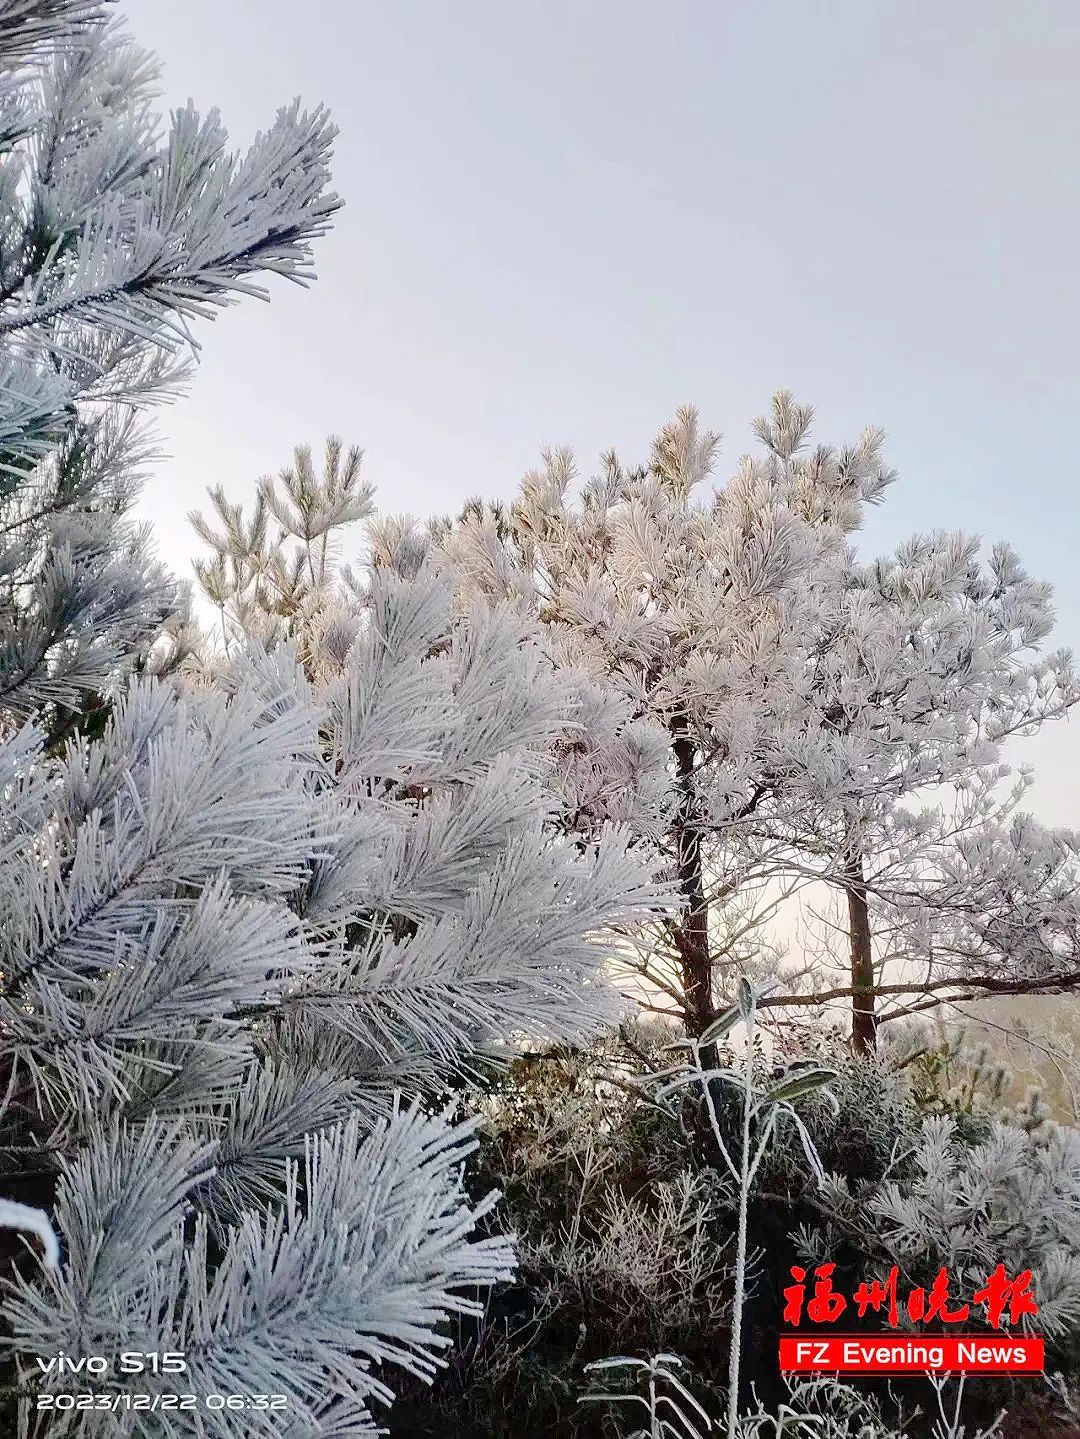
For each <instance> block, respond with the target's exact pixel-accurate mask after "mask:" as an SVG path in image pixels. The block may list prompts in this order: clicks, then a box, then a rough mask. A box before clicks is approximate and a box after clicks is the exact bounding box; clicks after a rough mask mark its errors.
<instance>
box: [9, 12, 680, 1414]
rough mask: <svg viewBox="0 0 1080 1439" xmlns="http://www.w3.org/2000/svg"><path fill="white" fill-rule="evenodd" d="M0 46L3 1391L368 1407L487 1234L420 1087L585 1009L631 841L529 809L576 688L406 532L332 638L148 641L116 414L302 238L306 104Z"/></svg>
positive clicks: (438, 1326) (460, 1142) (24, 34)
mask: <svg viewBox="0 0 1080 1439" xmlns="http://www.w3.org/2000/svg"><path fill="white" fill-rule="evenodd" d="M0 47H2V56H3V62H2V63H3V106H4V109H3V136H2V143H3V146H4V169H3V186H4V188H3V192H2V195H0V207H2V214H0V277H2V278H0V346H2V350H0V365H2V367H3V375H4V382H3V390H2V400H0V430H2V433H3V444H4V450H3V466H4V468H3V494H2V502H0V523H2V525H3V529H4V534H5V547H4V549H3V551H2V561H0V563H2V565H3V575H4V584H3V591H2V603H0V624H2V626H3V640H2V644H0V656H2V658H0V669H2V673H0V686H2V688H0V795H2V800H0V910H2V916H0V1067H2V1079H3V1083H2V1085H0V1183H2V1189H0V1193H2V1194H3V1199H2V1201H0V1224H2V1226H3V1227H0V1237H2V1240H3V1245H2V1249H0V1264H2V1271H0V1279H2V1285H3V1288H2V1294H0V1303H2V1324H3V1329H2V1344H3V1354H4V1356H5V1359H6V1361H7V1388H6V1390H5V1394H4V1401H3V1402H4V1404H5V1405H6V1412H7V1414H8V1415H9V1416H10V1428H11V1429H12V1430H14V1429H15V1428H16V1425H17V1427H18V1429H19V1432H20V1433H24V1434H38V1433H42V1434H44V1433H48V1434H50V1435H53V1434H57V1435H60V1434H81V1435H86V1436H89V1439H96V1436H99V1435H100V1436H106V1435H112V1434H115V1435H126V1434H145V1435H149V1434H151V1433H153V1434H154V1435H158V1436H186V1435H196V1434H198V1435H203V1436H215V1439H216V1436H220V1439H227V1436H228V1439H232V1436H236V1435H240V1434H243V1435H245V1436H247V1435H258V1434H274V1435H281V1434H284V1435H288V1436H291V1439H302V1436H316V1435H322V1436H331V1435H333V1436H338V1439H344V1436H346V1435H349V1436H351V1435H359V1434H364V1433H374V1432H376V1430H377V1419H376V1417H375V1415H376V1413H377V1412H378V1411H379V1410H380V1409H381V1408H382V1406H385V1404H386V1403H388V1402H389V1400H390V1398H391V1397H392V1385H393V1367H394V1366H395V1365H396V1366H399V1367H402V1368H405V1369H407V1370H410V1371H412V1372H413V1373H417V1374H421V1375H428V1374H430V1373H431V1372H432V1371H433V1368H434V1366H435V1365H436V1364H437V1363H438V1362H439V1351H440V1349H441V1348H442V1347H443V1345H444V1344H445V1342H446V1341H445V1332H444V1330H443V1328H442V1321H443V1319H444V1318H445V1316H446V1315H448V1314H449V1313H451V1312H453V1311H455V1310H456V1311H461V1310H469V1309H470V1308H472V1307H474V1306H475V1305H476V1303H477V1302H478V1297H479V1295H480V1292H481V1290H482V1288H483V1286H485V1285H486V1284H488V1283H489V1282H490V1281H492V1280H493V1279H495V1278H496V1277H498V1276H499V1275H502V1274H504V1273H505V1272H506V1271H507V1268H508V1266H509V1265H510V1262H511V1250H510V1246H509V1244H508V1242H507V1241H506V1240H505V1239H503V1238H501V1237H500V1236H499V1234H498V1233H497V1232H495V1231H494V1230H493V1229H492V1227H491V1226H490V1225H488V1226H487V1228H486V1232H479V1233H477V1232H476V1226H477V1221H478V1220H480V1219H481V1218H482V1216H483V1215H484V1214H485V1213H486V1212H487V1209H488V1207H489V1202H488V1201H481V1202H479V1203H477V1202H475V1201H472V1200H470V1199H469V1197H468V1196H467V1194H466V1192H465V1190H464V1187H463V1181H462V1172H461V1170H462V1161H463V1159H464V1157H465V1156H466V1155H467V1154H468V1152H469V1149H470V1146H471V1144H472V1142H473V1141H472V1137H471V1133H470V1131H469V1130H468V1129H467V1128H464V1129H463V1128H460V1127H455V1126H454V1125H453V1124H452V1123H451V1122H450V1119H449V1117H448V1116H447V1115H446V1114H445V1113H444V1112H443V1110H444V1109H445V1102H444V1100H443V1099H440V1097H439V1095H440V1093H444V1092H445V1090H446V1086H447V1085H448V1084H456V1083H459V1082H460V1080H461V1078H462V1076H463V1075H464V1074H466V1073H467V1069H468V1064H469V1061H470V1057H471V1056H473V1055H475V1054H476V1052H477V1051H478V1050H487V1049H490V1048H491V1047H493V1046H496V1045H499V1044H502V1043H504V1042H506V1041H507V1040H509V1039H512V1038H513V1037H514V1036H515V1035H518V1034H520V1033H521V1032H523V1031H524V1032H527V1033H531V1034H536V1035H540V1036H554V1037H562V1038H566V1037H570V1036H571V1035H576V1034H578V1033H581V1032H587V1031H588V1030H589V1029H590V1027H592V1026H594V1025H595V1024H596V1023H597V1022H598V1020H599V1019H600V1018H601V1017H602V1016H604V1015H605V1014H607V1013H609V1012H610V1009H611V1005H612V994H611V991H609V990H608V989H607V988H606V987H605V986H604V985H602V984H600V983H596V982H594V981H595V980H596V976H597V972H598V970H599V969H600V967H601V965H602V962H603V958H604V953H605V949H604V944H603V936H604V933H605V931H606V930H607V929H609V928H610V927H611V926H613V925H618V924H619V923H620V922H621V921H623V920H627V919H630V918H632V917H633V916H635V915H636V914H637V912H638V911H639V910H640V909H641V908H642V907H643V906H646V905H649V904H651V903H653V894H654V891H653V889H652V886H651V884H650V882H649V880H648V877H647V875H646V873H645V872H644V870H643V868H642V866H641V864H640V862H639V861H637V860H636V859H635V858H634V856H633V855H631V854H628V853H627V846H626V842H625V838H624V837H623V836H621V835H620V834H618V833H614V834H611V835H608V836H604V837H602V838H601V839H598V840H597V842H594V843H592V844H590V845H589V846H588V847H586V848H582V847H580V846H573V845H568V844H567V843H566V842H565V840H564V839H563V838H562V836H561V834H560V832H559V831H558V829H557V827H556V826H555V825H553V824H552V823H551V822H550V820H549V813H550V810H551V809H552V804H551V801H550V799H549V798H548V796H547V793H546V781H545V772H546V768H547V764H548V758H547V757H548V752H549V751H550V749H551V748H552V747H553V746H554V745H555V744H556V743H557V742H558V741H559V739H560V737H561V736H562V735H563V734H564V732H565V719H566V712H567V693H566V690H567V687H566V686H565V685H564V684H563V683H562V682H561V681H560V679H559V677H558V676H557V675H553V674H552V673H551V670H550V667H549V666H546V665H545V664H544V663H543V662H542V658H541V656H540V654H539V651H538V649H537V646H536V644H535V641H534V640H533V639H532V638H531V637H530V635H529V634H528V633H526V632H525V630H524V628H523V626H522V625H521V623H519V621H518V620H517V617H516V616H513V615H511V614H510V613H508V612H507V611H506V609H505V608H504V609H492V608H490V607H487V606H476V607H474V609H473V610H472V611H471V612H470V613H469V614H468V615H462V614H459V613H456V612H455V611H454V609H453V606H452V593H451V589H450V587H449V585H448V583H447V582H446V581H445V580H441V579H440V578H439V577H438V576H436V575H434V574H432V573H431V572H430V571H429V570H428V569H427V568H426V567H419V568H417V569H415V570H414V571H412V572H411V573H408V574H404V573H394V572H376V573H372V574H365V575H362V576H354V577H352V578H351V580H350V583H351V585H352V586H353V589H352V596H353V599H352V602H351V603H350V604H349V605H348V606H339V607H338V609H339V611H340V612H334V611H333V607H332V606H331V605H329V604H327V605H326V606H325V607H324V608H323V610H322V611H321V612H320V616H319V617H318V618H319V621H320V623H322V624H323V628H322V629H321V631H320V632H319V641H320V647H319V650H318V659H317V662H315V661H314V660H313V652H310V651H309V650H308V649H306V648H305V646H306V645H307V641H308V639H309V637H310V636H309V634H308V633H307V632H304V633H299V632H298V633H297V634H296V635H295V637H294V639H293V641H292V644H291V646H290V645H289V644H278V645H276V646H275V647H274V648H273V650H272V652H271V651H268V649H267V648H266V647H260V646H259V645H258V644H257V643H253V642H252V643H245V645H244V646H242V647H241V646H236V647H234V650H233V652H232V653H231V654H230V655H229V656H227V657H225V658H224V659H223V660H222V661H221V663H219V664H217V665H216V666H213V667H208V668H206V669H205V670H203V671H202V672H201V673H198V674H196V675H194V676H188V677H183V676H179V675H175V674H174V675H173V676H172V677H171V678H170V679H169V680H167V681H166V680H163V679H162V678H161V677H160V676H158V675H155V674H154V673H152V671H153V670H154V668H155V665H154V652H155V641H156V640H157V639H158V638H159V637H160V634H161V629H162V625H163V623H165V624H167V623H168V622H169V621H170V618H171V617H172V616H173V615H174V613H175V603H176V601H175V598H174V594H173V591H172V587H171V585H170V584H169V582H168V581H167V578H166V577H165V576H164V575H163V574H162V572H161V571H160V570H158V569H157V568H156V567H155V565H154V563H153V561H152V558H151V556H150V554H149V547H148V543H147V540H146V537H144V536H141V535H138V534H137V533H134V532H133V531H131V530H130V529H129V528H128V526H127V524H126V521H125V519H124V508H125V503H126V501H127V499H128V498H129V497H130V494H131V492H132V488H133V485H134V483H135V481H136V479H137V477H138V471H139V468H140V465H141V463H142V462H143V449H142V445H141V441H140V440H139V438H138V434H139V432H138V429H137V427H136V423H135V421H134V420H133V419H132V413H133V411H134V410H135V409H137V408H138V407H140V406H142V405H144V404H147V403H150V402H152V401H154V400H157V399H160V398H163V397H164V396H165V395H166V394H168V393H169V392H171V390H172V389H173V387H174V386H175V385H176V383H177V382H178V380H179V378H180V371H181V369H182V365H183V359H184V356H185V354H186V353H187V352H188V351H189V349H190V344H191V341H190V336H189V334H188V326H189V323H190V322H191V321H193V320H197V319H199V318H201V317H203V316H205V315H208V314H210V313H211V312H212V311H213V309H214V308H215V307H216V306H218V305H220V304H222V303H225V302H227V301H228V300H229V299H231V298H232V297H233V296H235V295H236V294H242V293H247V292H250V291H251V290H252V289H253V287H254V279H255V277H256V276H257V275H258V274H259V273H260V272H263V273H277V274H283V275H286V276H288V277H291V278H303V277H304V276H305V274H306V273H307V263H308V248H309V242H310V241H311V239H312V238H313V237H315V236H317V235H318V234H320V233H321V232H322V231H323V230H324V229H325V228H326V225H327V222H328V220H329V218H330V216H331V214H332V212H333V210H334V208H335V207H336V203H337V202H336V200H335V199H334V197H333V196H332V195H331V194H330V193H329V192H328V190H327V160H328V155H329V146H330V143H331V140H332V134H333V132H332V129H331V127H330V125H329V122H328V120H327V119H326V117H325V116H324V115H323V113H322V112H321V111H316V112H314V113H311V114H308V113H305V112H302V111H301V110H300V109H299V107H298V106H294V107H292V108H291V109H289V110H286V111H283V112H281V113H280V114H279V116H278V119H277V120H276V121H275V123H274V125H273V126H272V127H271V128H270V130H269V131H268V132H267V133H266V134H265V135H264V136H262V137H261V138H259V139H258V140H257V141H256V142H255V144H254V146H253V148H252V149H251V151H250V152H249V153H248V154H247V155H246V156H241V157H230V156H229V155H228V154H227V153H226V151H225V137H224V134H223V132H222V130H221V128H220V124H219V122H218V120H217V118H216V116H211V117H208V118H207V119H205V120H202V119H200V118H199V117H198V116H196V115H195V114H194V112H193V111H191V110H190V109H188V110H184V111H181V112H179V113H178V114H176V115H174V116H173V118H172V122H171V125H170V126H169V128H168V129H167V131H166V133H164V134H163V135H159V134H158V131H157V128H156V123H155V121H154V119H153V93H154V91H153V80H154V66H153V62H152V61H151V60H150V58H149V57H147V56H145V55H144V54H142V53H141V52H139V51H137V50H136V49H135V48H134V47H133V46H132V45H131V44H130V42H129V41H127V39H126V38H125V37H124V36H123V34H122V32H118V31H116V30H115V29H111V28H108V27H106V26H105V25H104V23H103V17H102V14H101V10H100V7H96V6H93V5H87V4H83V3H70V0H69V3H64V0H0ZM350 483H351V482H350ZM350 493H352V491H350ZM353 499H354V500H355V501H356V503H357V504H360V505H361V507H362V504H363V501H362V498H361V497H357V496H355V495H354V496H353ZM342 593H344V591H343V592H342ZM339 598H340V596H339ZM268 638H269V637H268ZM87 697H90V698H91V700H92V703H93V705H94V708H95V720H94V723H93V724H92V725H91V724H87V723H84V722H83V717H84V712H85V707H86V704H87ZM122 1351H129V1352H130V1351H136V1352H144V1353H157V1354H160V1353H162V1352H163V1351H175V1352H179V1353H182V1354H183V1355H184V1364H185V1366H186V1367H185V1368H184V1370H183V1371H182V1372H179V1373H175V1374H169V1375H156V1376H154V1377H153V1382H152V1383H151V1382H149V1380H148V1377H147V1375H145V1374H143V1375H139V1374H126V1373H121V1372H119V1369H118V1366H117V1364H116V1363H115V1360H116V1357H117V1356H118V1355H119V1354H120V1353H121V1352H122ZM61 1353H62V1354H64V1355H66V1356H69V1357H70V1358H72V1359H74V1360H78V1359H80V1358H86V1357H87V1356H91V1357H94V1358H95V1362H96V1359H97V1358H98V1357H103V1358H104V1359H105V1360H106V1361H107V1363H106V1370H105V1372H104V1373H96V1372H95V1373H94V1375H93V1383H92V1385H91V1384H89V1383H88V1382H85V1379H84V1377H83V1376H80V1379H79V1380H78V1382H77V1384H76V1385H75V1386H74V1387H77V1388H79V1389H87V1388H93V1390H94V1391H96V1392H97V1393H99V1394H103V1395H105V1396H106V1399H107V1400H108V1402H109V1404H110V1406H111V1407H109V1408H103V1407H101V1406H100V1405H99V1407H98V1408H97V1409H94V1410H73V1409H71V1408H70V1407H67V1408H65V1407H64V1406H63V1403H62V1401H61V1399H60V1397H59V1396H61V1395H63V1394H70V1393H71V1392H72V1389H73V1384H72V1376H71V1373H70V1372H65V1371H64V1369H63V1366H62V1365H60V1364H58V1363H56V1362H50V1361H56V1359H57V1356H59V1355H60V1354H61ZM150 1390H153V1391H155V1392H160V1393H161V1394H163V1395H165V1396H166V1397H165V1399H164V1400H163V1401H162V1402H161V1403H159V1404H158V1405H157V1406H156V1408H155V1412H154V1413H153V1415H152V1416H151V1415H150V1414H148V1413H145V1412H143V1411H142V1410H141V1409H139V1408H138V1407H137V1404H138V1402H139V1401H138V1400H137V1398H136V1396H138V1395H139V1394H146V1393H148V1392H149V1391H150ZM39 1394H40V1395H44V1396H45V1397H44V1398H43V1399H38V1398H37V1397H36V1396H38V1395H39ZM212 1394H217V1395H230V1394H238V1395H241V1396H245V1395H246V1396H257V1395H264V1396H267V1395H280V1396H283V1397H282V1400H281V1405H280V1407H279V1408H271V1407H267V1406H268V1405H270V1404H271V1403H273V1404H277V1402H278V1401H276V1400H274V1401H271V1400H263V1401H259V1400H257V1399H251V1400H250V1401H241V1406H240V1408H239V1409H238V1408H237V1407H236V1405H235V1404H230V1405H228V1406H227V1407H218V1408H216V1409H210V1408H208V1407H207V1405H206V1398H207V1396H208V1395H212ZM185 1395H193V1396H195V1398H194V1401H193V1402H192V1403H191V1404H190V1405H189V1403H188V1401H187V1400H186V1399H185V1398H184V1397H183V1396H185ZM52 1396H56V1397H55V1399H52ZM245 1402H246V1403H247V1407H244V1404H245ZM241 1410H242V1412H241ZM16 1415H17V1420H16V1418H15V1417H14V1416H16Z"/></svg>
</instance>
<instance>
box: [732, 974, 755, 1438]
mask: <svg viewBox="0 0 1080 1439" xmlns="http://www.w3.org/2000/svg"><path fill="white" fill-rule="evenodd" d="M753 1046H754V1004H753V1001H751V1004H750V1006H749V1013H748V1014H747V1017H746V1064H745V1065H744V1067H743V1112H742V1152H741V1154H740V1155H739V1220H738V1228H737V1231H736V1239H735V1307H734V1311H733V1313H732V1317H731V1354H730V1358H729V1359H728V1404H727V1439H735V1434H736V1429H737V1426H738V1422H739V1365H740V1360H741V1357H742V1353H741V1351H742V1310H743V1297H744V1291H745V1288H746V1230H747V1212H748V1209H749V1198H750V1117H751V1114H752V1113H753V1065H754V1047H753Z"/></svg>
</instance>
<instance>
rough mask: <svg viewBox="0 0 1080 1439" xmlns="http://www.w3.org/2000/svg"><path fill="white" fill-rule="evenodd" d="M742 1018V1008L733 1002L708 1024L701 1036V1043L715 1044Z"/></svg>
mask: <svg viewBox="0 0 1080 1439" xmlns="http://www.w3.org/2000/svg"><path fill="white" fill-rule="evenodd" d="M742 1019H743V1013H742V1010H741V1009H740V1008H739V1006H738V1005H737V1004H733V1005H732V1006H731V1008H730V1009H725V1010H724V1012H723V1014H722V1015H720V1017H719V1019H714V1020H713V1022H712V1024H710V1025H709V1027H708V1029H707V1030H706V1031H705V1033H704V1034H703V1035H702V1036H701V1043H702V1044H716V1043H717V1041H718V1040H721V1039H723V1037H724V1035H725V1034H729V1033H730V1032H731V1030H733V1029H734V1028H735V1026H736V1025H737V1024H739V1023H740V1022H741V1021H742Z"/></svg>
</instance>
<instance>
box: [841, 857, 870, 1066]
mask: <svg viewBox="0 0 1080 1439" xmlns="http://www.w3.org/2000/svg"><path fill="white" fill-rule="evenodd" d="M844 890H845V892H846V894H847V907H848V940H849V944H850V949H851V987H852V989H853V990H854V991H855V993H854V994H853V995H852V999H851V1045H852V1048H853V1049H854V1050H855V1052H856V1054H873V1052H874V1050H875V1049H876V1048H877V1015H876V1014H875V1013H874V955H873V949H872V945H871V936H870V905H869V902H868V900H867V895H866V880H865V877H864V874H863V862H862V855H861V854H859V853H858V852H857V851H852V852H851V853H850V854H849V855H848V857H847V859H846V860H845V863H844Z"/></svg>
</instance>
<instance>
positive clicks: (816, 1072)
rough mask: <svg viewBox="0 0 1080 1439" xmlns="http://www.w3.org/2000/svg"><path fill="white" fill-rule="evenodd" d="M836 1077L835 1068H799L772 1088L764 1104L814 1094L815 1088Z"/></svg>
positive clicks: (819, 1087)
mask: <svg viewBox="0 0 1080 1439" xmlns="http://www.w3.org/2000/svg"><path fill="white" fill-rule="evenodd" d="M835 1078H836V1070H835V1069H798V1070H796V1071H795V1073H794V1074H792V1075H790V1076H789V1077H788V1078H787V1079H782V1080H781V1081H780V1083H779V1084H777V1085H776V1086H775V1088H773V1089H770V1090H769V1092H768V1093H767V1094H766V1096H765V1098H764V1099H763V1100H762V1104H778V1103H779V1102H780V1101H781V1100H784V1099H801V1098H802V1096H803V1095H804V1094H812V1093H813V1092H814V1090H815V1089H821V1088H822V1087H823V1086H824V1085H826V1084H829V1083H831V1082H832V1081H833V1080H834V1079H835Z"/></svg>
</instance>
